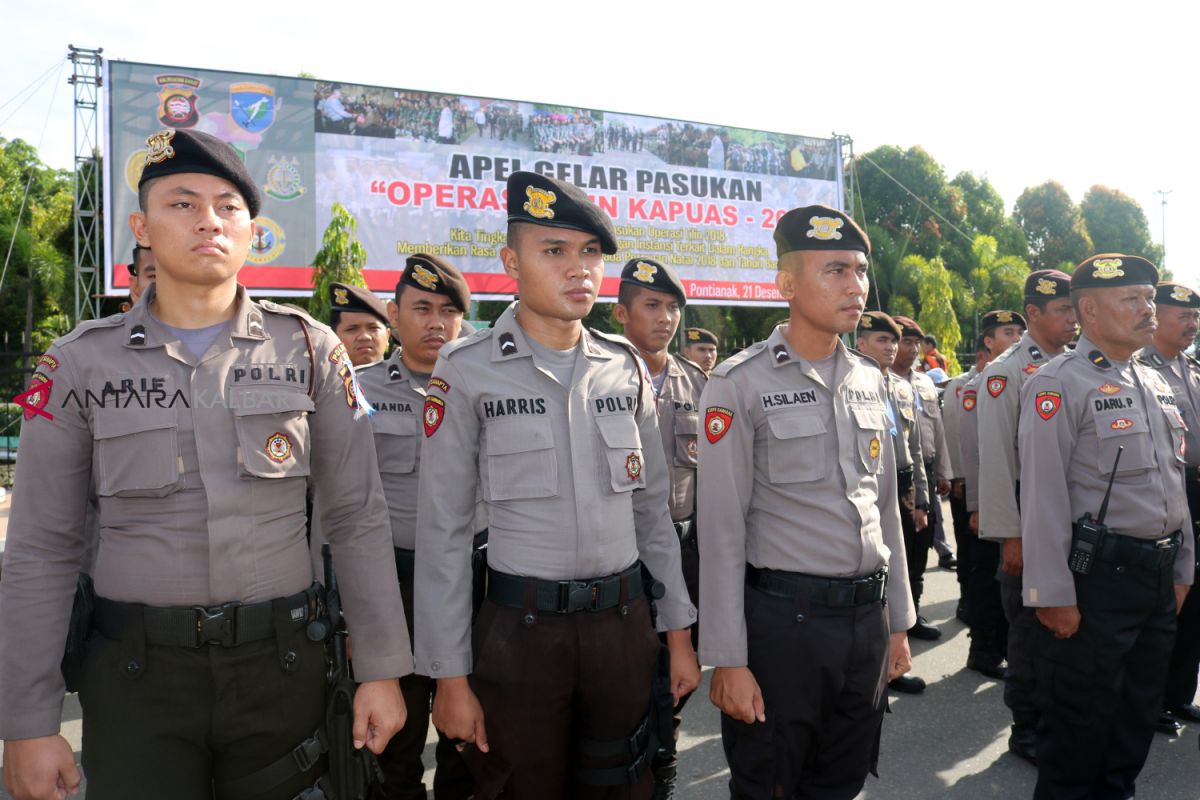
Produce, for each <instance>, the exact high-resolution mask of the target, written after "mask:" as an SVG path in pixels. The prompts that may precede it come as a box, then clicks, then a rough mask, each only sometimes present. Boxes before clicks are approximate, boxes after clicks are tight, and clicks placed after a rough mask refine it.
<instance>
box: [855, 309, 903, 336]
mask: <svg viewBox="0 0 1200 800" xmlns="http://www.w3.org/2000/svg"><path fill="white" fill-rule="evenodd" d="M858 332H859V333H890V334H892V335H893V336H895V337H896V338H897V339H900V338H903V333H904V332H903V331H902V330H900V326H899V325H897V324H896V320H894V319H892V318H891V316H890V315H888V314H885V313H883V312H882V311H864V312H863V315H862V316H861V317H859V320H858Z"/></svg>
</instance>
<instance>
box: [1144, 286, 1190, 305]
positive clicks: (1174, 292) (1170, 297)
mask: <svg viewBox="0 0 1200 800" xmlns="http://www.w3.org/2000/svg"><path fill="white" fill-rule="evenodd" d="M1154 303H1155V304H1156V305H1160V306H1179V307H1180V308H1200V295H1197V294H1196V290H1195V289H1189V288H1188V287H1186V286H1184V285H1183V284H1182V283H1160V284H1159V285H1158V286H1157V287H1155V289H1154Z"/></svg>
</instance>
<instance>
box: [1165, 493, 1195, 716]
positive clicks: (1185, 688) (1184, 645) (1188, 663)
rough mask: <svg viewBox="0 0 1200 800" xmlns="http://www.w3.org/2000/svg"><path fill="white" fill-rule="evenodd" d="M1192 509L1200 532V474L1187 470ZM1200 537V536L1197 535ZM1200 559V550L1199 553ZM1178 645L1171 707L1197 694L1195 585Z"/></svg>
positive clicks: (1170, 675) (1171, 672) (1170, 674)
mask: <svg viewBox="0 0 1200 800" xmlns="http://www.w3.org/2000/svg"><path fill="white" fill-rule="evenodd" d="M1187 498H1188V513H1189V516H1190V518H1191V520H1192V535H1193V536H1196V535H1197V534H1198V533H1200V526H1198V525H1197V524H1196V521H1197V520H1198V519H1200V475H1198V474H1197V471H1196V470H1194V469H1188V471H1187ZM1197 541H1200V539H1197ZM1197 558H1198V559H1200V553H1198V554H1197ZM1196 573H1197V575H1200V564H1198V565H1197V570H1196ZM1177 624H1178V630H1177V631H1176V633H1175V647H1174V649H1172V650H1171V665H1170V666H1169V667H1168V668H1167V685H1166V688H1165V689H1164V690H1163V705H1164V706H1166V707H1168V708H1176V707H1178V706H1182V705H1185V704H1187V703H1191V702H1193V701H1194V700H1195V698H1196V674H1197V671H1200V589H1196V588H1193V590H1192V591H1190V592H1188V596H1187V599H1186V600H1184V601H1183V610H1182V611H1181V612H1180V613H1179V619H1178V620H1177Z"/></svg>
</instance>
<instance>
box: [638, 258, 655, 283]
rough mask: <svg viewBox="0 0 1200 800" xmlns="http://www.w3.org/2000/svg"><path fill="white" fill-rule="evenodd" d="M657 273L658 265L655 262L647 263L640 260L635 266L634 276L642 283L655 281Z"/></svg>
mask: <svg viewBox="0 0 1200 800" xmlns="http://www.w3.org/2000/svg"><path fill="white" fill-rule="evenodd" d="M657 274H658V267H656V266H654V265H653V264H647V263H646V262H645V261H639V262H638V263H637V266H636V267H635V268H634V272H633V277H635V278H637V279H638V280H639V281H641V282H642V283H654V276H655V275H657Z"/></svg>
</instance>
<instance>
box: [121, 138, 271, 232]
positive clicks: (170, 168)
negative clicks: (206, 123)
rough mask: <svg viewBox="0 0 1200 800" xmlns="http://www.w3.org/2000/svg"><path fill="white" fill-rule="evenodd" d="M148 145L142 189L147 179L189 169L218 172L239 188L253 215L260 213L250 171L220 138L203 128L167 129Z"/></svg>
mask: <svg viewBox="0 0 1200 800" xmlns="http://www.w3.org/2000/svg"><path fill="white" fill-rule="evenodd" d="M146 147H148V148H149V150H150V152H148V153H146V164H145V166H144V167H142V177H141V178H139V179H138V188H139V189H140V188H142V184H143V183H145V182H146V181H148V180H151V179H152V178H161V177H163V176H164V175H178V174H181V173H186V172H199V173H201V174H204V175H216V176H217V177H218V178H224V179H225V180H227V181H229V182H230V183H232V184H233V185H234V186H236V187H237V188H238V191H239V192H241V193H242V199H243V200H245V201H246V207H247V208H248V209H250V217H251V218H254V217H257V216H258V211H259V209H260V208H262V197H261V196H260V195H259V193H258V187H257V186H255V185H254V181H253V180H251V178H250V171H249V170H247V169H246V164H245V162H244V161H242V159H241V157H240V156H238V154H237V151H236V150H234V149H233V148H232V147H230V146H229V145H227V144H225V143H224V142H222V141H221V140H220V139H218V138H217V137H215V136H213V135H211V134H208V133H201V132H200V131H192V130H187V129H181V130H174V129H172V128H166V129H164V130H161V131H159V132H158V133H156V134H154V135H153V136H149V137H147V139H146Z"/></svg>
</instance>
